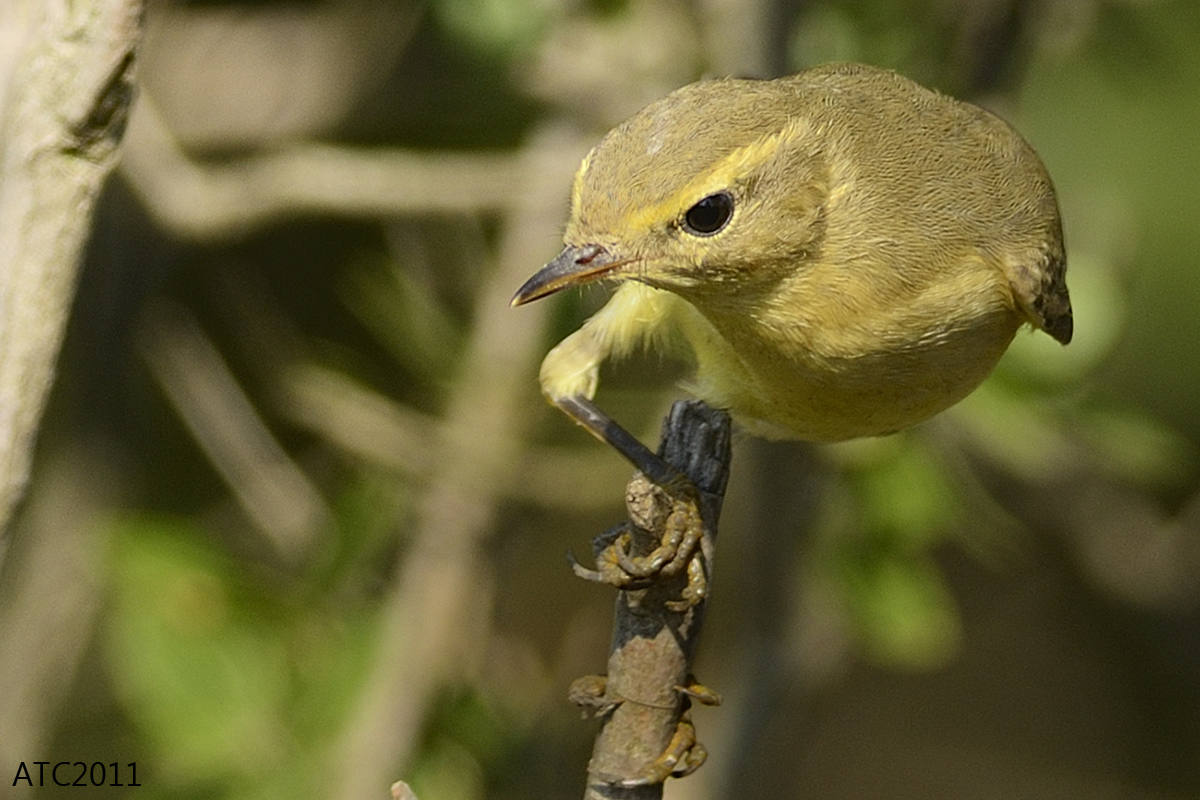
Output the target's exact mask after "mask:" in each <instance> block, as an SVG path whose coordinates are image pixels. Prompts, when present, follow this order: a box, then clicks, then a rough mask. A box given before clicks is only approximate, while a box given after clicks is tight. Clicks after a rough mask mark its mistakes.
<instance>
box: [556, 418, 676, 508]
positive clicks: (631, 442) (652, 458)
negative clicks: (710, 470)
mask: <svg viewBox="0 0 1200 800" xmlns="http://www.w3.org/2000/svg"><path fill="white" fill-rule="evenodd" d="M551 402H552V403H554V405H555V406H557V407H558V408H559V409H560V410H561V411H562V412H563V413H564V414H566V415H567V416H568V417H570V418H571V419H573V420H575V422H577V423H578V424H579V425H581V426H583V428H584V430H586V431H587V432H588V433H590V434H592V435H593V436H595V437H596V438H597V439H599V440H600V441H602V442H605V443H606V444H608V445H609V446H610V447H612V448H613V449H614V450H616V451H617V452H618V453H620V454H621V455H622V456H624V457H625V459H626V460H627V461H629V463H631V464H633V466H634V467H636V468H637V469H638V470H640V471H641V472H642V474H643V475H645V476H646V477H647V478H649V479H650V480H652V481H654V482H655V483H657V484H658V485H659V486H667V485H668V484H671V483H672V482H675V481H684V482H687V483H690V481H688V479H687V477H686V476H684V474H683V473H682V472H680V471H679V470H677V469H675V468H674V467H672V466H671V465H670V464H668V463H667V462H666V461H664V460H663V459H662V458H661V457H659V456H658V455H657V454H655V452H654V451H653V450H651V449H650V448H649V447H646V445H644V444H642V443H641V442H639V441H638V439H637V437H636V436H634V435H633V434H632V433H630V432H629V431H627V430H625V429H624V428H622V427H621V426H620V424H618V423H617V421H616V420H614V419H613V418H612V417H610V416H609V415H608V414H605V413H604V412H603V411H601V410H600V407H599V406H597V405H596V404H595V403H594V402H592V401H591V400H590V399H588V398H587V397H584V396H582V395H569V396H566V397H554V398H551Z"/></svg>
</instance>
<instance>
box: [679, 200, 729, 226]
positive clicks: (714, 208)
mask: <svg viewBox="0 0 1200 800" xmlns="http://www.w3.org/2000/svg"><path fill="white" fill-rule="evenodd" d="M732 217H733V197H732V196H731V195H730V194H729V192H717V193H716V194H710V195H709V196H708V197H705V198H704V199H703V200H701V201H700V202H698V203H696V205H694V206H692V207H691V208H689V209H688V210H687V213H686V214H684V215H683V229H684V230H685V231H687V232H688V233H691V234H693V235H695V236H712V235H713V234H714V233H717V232H718V231H720V230H721V229H722V228H724V227H725V226H726V225H728V224H729V220H730V218H732Z"/></svg>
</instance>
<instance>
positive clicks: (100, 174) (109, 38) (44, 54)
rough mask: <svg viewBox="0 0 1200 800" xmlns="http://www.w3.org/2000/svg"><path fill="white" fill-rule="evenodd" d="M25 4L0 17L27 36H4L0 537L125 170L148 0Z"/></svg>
mask: <svg viewBox="0 0 1200 800" xmlns="http://www.w3.org/2000/svg"><path fill="white" fill-rule="evenodd" d="M10 1H11V0H10ZM18 5H22V4H20V3H18ZM23 5H24V6H25V7H26V8H25V11H26V13H25V14H24V15H22V14H21V13H16V14H13V13H9V14H8V15H7V18H6V19H3V20H0V22H2V23H3V24H6V25H20V24H22V21H28V22H26V23H25V24H27V25H28V28H27V35H25V36H23V37H14V36H12V35H11V31H9V32H8V34H9V35H7V36H5V39H6V40H8V41H12V40H14V39H16V38H19V39H20V40H21V42H22V48H23V49H22V51H21V53H20V54H19V55H17V56H16V57H15V58H13V59H11V60H10V61H9V62H8V63H10V64H11V65H12V70H13V71H12V74H11V75H6V76H5V75H0V81H3V80H4V79H7V83H6V87H5V88H6V92H5V94H4V99H5V106H4V108H3V109H0V112H2V114H3V122H2V123H0V259H2V263H0V531H2V530H4V529H5V528H6V527H7V525H8V521H9V519H10V518H11V516H12V512H13V509H14V507H15V505H16V503H17V501H18V500H19V499H20V497H21V494H22V493H23V491H24V488H25V484H26V481H27V480H28V477H29V465H30V460H31V458H32V451H33V442H34V436H35V433H36V430H37V425H38V422H39V421H40V419H41V415H42V409H43V407H44V405H45V401H46V396H47V394H48V392H49V389H50V384H51V382H52V379H53V375H54V361H55V359H56V358H57V356H58V349H59V345H60V343H61V341H62V336H63V331H64V328H65V326H66V321H67V314H68V312H69V310H70V307H71V299H72V295H73V293H74V287H75V273H76V268H77V264H78V262H79V256H80V252H81V251H82V248H83V244H84V241H85V240H86V238H87V234H88V231H89V228H90V223H91V212H92V206H93V204H94V202H95V199H96V195H97V194H98V193H99V190H100V185H101V183H102V182H103V180H104V178H105V176H106V175H107V174H108V173H109V171H110V170H111V169H112V168H113V166H114V165H115V163H116V157H117V145H118V143H119V142H120V139H121V136H122V133H123V131H124V127H125V117H126V114H127V112H128V109H129V105H130V103H131V102H132V99H133V65H134V50H135V46H136V43H137V39H138V33H139V27H140V22H141V13H142V2H141V0H90V1H89V2H73V3H68V2H66V1H65V0H43V1H40V2H28V3H24V4H23ZM11 10H12V9H11V7H10V9H9V11H10V12H11ZM19 20H20V21H19Z"/></svg>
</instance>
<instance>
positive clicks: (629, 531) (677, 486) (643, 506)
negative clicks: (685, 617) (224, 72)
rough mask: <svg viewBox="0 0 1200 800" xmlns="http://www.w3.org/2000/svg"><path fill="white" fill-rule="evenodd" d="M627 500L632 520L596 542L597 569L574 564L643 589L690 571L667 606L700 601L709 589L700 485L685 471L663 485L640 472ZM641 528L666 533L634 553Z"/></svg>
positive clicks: (589, 575)
mask: <svg viewBox="0 0 1200 800" xmlns="http://www.w3.org/2000/svg"><path fill="white" fill-rule="evenodd" d="M625 500H626V505H627V506H628V509H629V518H630V522H629V523H627V524H625V525H621V526H618V527H617V528H614V529H612V530H609V531H607V532H605V533H604V534H602V535H601V536H600V537H598V538H597V540H596V542H594V545H593V546H594V547H595V550H596V569H587V568H585V567H583V566H581V565H580V564H579V563H577V562H575V561H574V560H573V559H572V569H574V571H575V573H576V574H577V575H579V576H580V577H582V578H585V579H587V580H591V581H596V582H599V583H607V584H609V585H611V586H615V587H617V588H618V589H625V590H636V589H644V588H647V587H649V586H650V585H651V584H653V583H654V582H656V581H658V580H660V579H663V578H672V577H674V576H676V575H680V574H684V573H685V572H686V576H687V580H686V582H685V583H684V585H683V587H682V588H681V589H680V591H679V597H678V599H675V600H669V601H667V607H668V608H670V609H671V610H672V611H677V612H683V611H686V610H688V609H689V608H691V607H692V606H695V605H696V604H698V603H699V602H701V601H702V600H703V599H704V598H705V597H706V596H707V594H708V576H707V571H706V569H705V563H704V554H703V551H702V549H701V548H700V543H701V541H702V539H703V536H704V526H703V523H702V521H701V518H700V499H699V495H698V493H697V491H696V487H695V486H694V485H693V484H692V482H691V481H689V480H688V479H687V478H685V477H683V476H674V477H672V478H671V479H669V480H668V481H667V483H666V485H660V484H658V483H655V482H653V481H651V480H650V479H649V478H647V477H646V476H645V475H644V474H639V475H635V476H634V478H633V480H631V481H630V483H629V488H628V490H627V492H626V496H625ZM640 531H661V532H662V533H661V535H660V537H659V540H658V542H657V543H656V544H655V545H654V546H653V547H652V548H650V549H649V550H648V552H645V553H643V554H638V555H634V554H633V553H632V552H631V551H632V550H633V549H634V545H635V541H634V539H635V535H637V533H639V532H640Z"/></svg>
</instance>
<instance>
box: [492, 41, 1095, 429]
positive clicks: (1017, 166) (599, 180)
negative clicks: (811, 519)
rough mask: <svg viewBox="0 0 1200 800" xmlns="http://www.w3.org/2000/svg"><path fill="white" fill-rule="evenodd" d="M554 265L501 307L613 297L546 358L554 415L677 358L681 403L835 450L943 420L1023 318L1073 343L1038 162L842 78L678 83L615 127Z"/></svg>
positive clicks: (978, 120) (879, 86)
mask: <svg viewBox="0 0 1200 800" xmlns="http://www.w3.org/2000/svg"><path fill="white" fill-rule="evenodd" d="M564 238H565V241H566V249H564V251H563V253H562V254H561V255H560V256H559V257H558V258H556V259H555V260H554V261H552V262H551V263H550V264H548V265H547V266H546V267H545V268H544V269H543V270H542V271H541V272H539V273H538V274H536V275H534V277H533V278H531V279H530V281H529V282H528V283H527V284H526V285H525V286H524V287H522V289H521V290H520V291H519V292H518V293H517V296H516V298H514V303H521V302H527V301H529V300H533V299H536V298H538V297H542V296H544V295H546V294H550V293H552V292H554V291H557V290H559V289H561V288H564V287H566V286H572V285H578V284H581V283H585V282H589V281H594V280H602V279H609V280H615V281H620V282H621V283H620V286H619V288H618V289H617V291H616V292H615V294H614V295H613V297H612V298H611V299H610V300H609V302H608V304H607V305H605V306H604V308H602V309H601V310H600V311H599V312H598V313H597V314H595V315H594V316H593V317H592V318H591V319H589V320H587V322H585V323H584V324H583V326H582V327H581V328H580V329H579V330H578V331H577V332H575V333H574V334H572V335H571V336H569V337H567V338H566V339H565V340H564V341H563V342H562V343H561V344H559V345H558V346H557V347H555V348H554V349H553V350H551V351H550V353H549V355H547V356H546V359H545V361H544V362H543V364H542V371H541V382H542V388H543V391H544V392H545V393H546V394H547V396H548V397H550V398H551V399H552V400H559V399H562V398H567V397H572V396H575V397H587V398H591V397H592V396H593V395H594V393H595V391H596V384H597V380H598V375H599V368H600V365H601V364H602V363H603V362H604V361H605V360H607V359H609V358H612V357H616V356H620V355H622V354H625V353H628V352H629V351H630V350H632V349H633V348H635V347H641V346H651V347H656V348H669V347H680V346H683V347H685V348H686V349H687V350H690V352H691V353H692V354H694V356H695V361H696V376H695V379H694V381H693V383H692V389H693V391H695V393H696V394H697V395H698V396H700V397H701V398H702V399H704V400H706V401H708V402H709V403H711V404H713V405H716V406H719V407H724V408H727V409H729V410H730V411H731V412H732V413H733V414H734V416H735V418H736V419H738V420H739V421H740V422H741V423H742V424H743V425H744V426H746V427H748V428H749V429H750V430H752V431H754V432H757V433H761V434H764V435H769V436H782V437H790V438H801V439H810V440H818V441H836V440H841V439H848V438H853V437H857V436H870V435H879V434H885V433H889V432H892V431H895V430H899V429H901V428H904V427H907V426H909V425H912V424H915V423H917V422H920V421H921V420H923V419H925V418H927V417H929V416H931V415H932V414H935V413H937V412H938V411H941V410H942V409H944V408H946V407H947V406H949V405H951V404H953V403H955V402H957V401H958V400H960V399H961V398H962V397H964V396H965V395H966V394H967V393H969V392H970V391H971V390H972V389H973V388H975V386H977V385H978V384H979V383H980V382H981V381H982V380H983V379H984V378H985V377H986V376H987V375H988V374H989V373H990V372H991V370H992V368H993V367H994V366H995V364H996V362H997V361H998V360H999V358H1000V356H1001V355H1002V354H1003V353H1004V351H1005V349H1006V348H1007V347H1008V344H1009V342H1010V341H1011V340H1012V338H1013V336H1014V334H1015V332H1016V331H1017V329H1018V328H1019V327H1020V325H1021V324H1022V323H1028V324H1030V325H1032V326H1033V327H1035V328H1040V329H1042V330H1045V331H1046V332H1047V333H1049V334H1050V335H1051V336H1053V337H1054V338H1056V339H1058V340H1059V341H1060V342H1062V343H1064V344H1066V343H1067V342H1068V341H1070V338H1071V332H1072V317H1071V305H1070V299H1069V296H1068V293H1067V287H1066V282H1065V273H1066V266H1065V255H1064V249H1063V243H1062V228H1061V223H1060V220H1059V214H1058V204H1057V201H1056V199H1055V196H1054V189H1053V187H1052V185H1051V182H1050V179H1049V177H1048V176H1047V174H1046V171H1045V168H1044V167H1043V166H1042V164H1041V161H1040V160H1039V159H1038V157H1037V155H1036V154H1035V153H1034V151H1033V150H1032V149H1031V148H1030V147H1029V145H1028V144H1027V143H1026V142H1025V141H1024V140H1023V139H1022V138H1021V136H1020V135H1019V134H1018V133H1017V132H1016V131H1014V130H1013V129H1012V128H1011V127H1009V126H1008V125H1007V124H1006V123H1005V122H1003V121H1002V120H1000V119H999V118H997V117H995V116H993V115H991V114H989V113H988V112H986V111H983V110H982V109H979V108H976V107H975V106H972V105H969V104H967V103H962V102H959V101H956V100H953V99H951V98H948V97H945V96H943V95H940V94H937V93H935V92H931V91H928V90H926V89H923V88H921V87H920V86H918V85H916V84H914V83H912V82H911V81H908V80H906V79H905V78H902V77H900V76H898V75H896V74H894V73H891V72H887V71H884V70H879V69H875V68H872V67H866V66H862V65H854V64H840V65H830V66H826V67H820V68H817V69H813V70H809V71H807V72H803V73H800V74H798V75H795V76H792V77H790V78H782V79H779V80H775V81H740V80H722V81H708V82H702V83H697V84H693V85H691V86H686V87H684V88H683V89H680V90H678V91H677V92H674V93H673V94H671V95H668V96H667V97H665V98H663V99H662V100H660V101H658V102H656V103H654V104H652V105H650V106H649V107H647V108H646V109H644V110H643V111H641V112H640V113H639V114H637V115H635V116H634V117H632V118H630V119H629V120H627V121H626V122H624V123H622V124H621V125H620V126H618V127H617V128H616V129H614V130H613V131H612V132H610V133H609V134H608V135H607V136H606V137H605V138H604V139H603V140H602V141H601V142H600V144H598V145H597V146H596V147H595V148H594V149H593V150H592V152H591V153H589V154H588V156H587V158H586V159H584V162H583V164H582V165H581V166H580V169H579V172H578V173H577V175H576V178H575V181H574V186H573V190H572V202H571V216H570V220H569V222H568V224H567V230H566V234H565V237H564Z"/></svg>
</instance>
